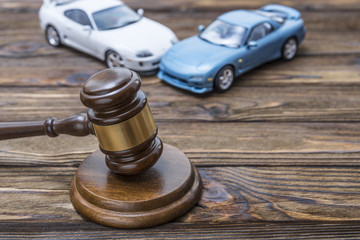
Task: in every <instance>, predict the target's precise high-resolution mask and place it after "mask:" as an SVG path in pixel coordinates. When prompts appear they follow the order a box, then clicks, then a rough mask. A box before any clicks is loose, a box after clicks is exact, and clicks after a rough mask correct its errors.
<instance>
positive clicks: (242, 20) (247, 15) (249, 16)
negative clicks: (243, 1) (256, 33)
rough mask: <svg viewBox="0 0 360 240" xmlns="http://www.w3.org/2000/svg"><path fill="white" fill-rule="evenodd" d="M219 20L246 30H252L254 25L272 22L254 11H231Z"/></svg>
mask: <svg viewBox="0 0 360 240" xmlns="http://www.w3.org/2000/svg"><path fill="white" fill-rule="evenodd" d="M218 19H220V20H222V21H224V22H227V23H231V24H235V25H241V26H243V27H246V28H251V27H253V26H254V25H257V24H258V23H261V22H264V21H270V19H269V18H267V17H265V16H262V15H260V14H257V13H255V12H254V11H248V10H234V11H230V12H227V13H224V14H222V15H220V16H219V17H218Z"/></svg>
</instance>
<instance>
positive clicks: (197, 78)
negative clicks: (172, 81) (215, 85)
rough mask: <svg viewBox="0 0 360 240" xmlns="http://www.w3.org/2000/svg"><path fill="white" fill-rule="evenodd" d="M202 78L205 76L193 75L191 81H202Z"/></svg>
mask: <svg viewBox="0 0 360 240" xmlns="http://www.w3.org/2000/svg"><path fill="white" fill-rule="evenodd" d="M202 80H204V77H203V76H192V77H190V81H194V82H200V81H202Z"/></svg>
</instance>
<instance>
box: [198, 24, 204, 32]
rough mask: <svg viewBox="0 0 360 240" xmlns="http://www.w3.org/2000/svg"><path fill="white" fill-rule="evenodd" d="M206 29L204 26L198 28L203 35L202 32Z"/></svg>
mask: <svg viewBox="0 0 360 240" xmlns="http://www.w3.org/2000/svg"><path fill="white" fill-rule="evenodd" d="M204 29H205V27H204V25H199V26H198V30H199V32H200V33H201V32H202V31H204Z"/></svg>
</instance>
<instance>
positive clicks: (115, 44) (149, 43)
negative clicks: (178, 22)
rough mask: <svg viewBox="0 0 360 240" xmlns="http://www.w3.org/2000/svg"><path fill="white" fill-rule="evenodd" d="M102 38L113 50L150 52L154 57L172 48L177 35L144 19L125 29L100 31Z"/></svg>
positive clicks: (158, 24) (160, 25)
mask: <svg viewBox="0 0 360 240" xmlns="http://www.w3.org/2000/svg"><path fill="white" fill-rule="evenodd" d="M99 34H100V38H101V39H103V41H106V42H107V43H108V44H107V45H109V46H110V47H111V48H114V50H117V49H118V48H125V49H127V50H128V51H130V52H134V53H135V52H137V51H143V50H149V51H150V52H152V53H153V54H154V55H163V54H164V53H165V52H166V51H167V50H168V49H169V48H170V47H171V46H172V43H171V40H172V39H176V36H175V34H174V33H173V32H172V31H171V30H170V29H169V28H168V27H166V26H164V25H162V24H160V23H158V22H155V21H153V20H151V19H148V18H145V17H143V18H142V19H141V20H139V21H138V22H135V23H132V24H129V25H127V26H125V27H121V28H117V29H112V30H107V31H99Z"/></svg>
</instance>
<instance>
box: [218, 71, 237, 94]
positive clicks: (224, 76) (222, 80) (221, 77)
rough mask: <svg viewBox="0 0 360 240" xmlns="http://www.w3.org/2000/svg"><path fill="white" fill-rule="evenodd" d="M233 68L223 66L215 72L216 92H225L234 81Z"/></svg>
mask: <svg viewBox="0 0 360 240" xmlns="http://www.w3.org/2000/svg"><path fill="white" fill-rule="evenodd" d="M234 78H235V77H234V69H233V68H232V67H231V66H225V67H223V68H222V69H220V71H219V72H218V73H217V74H216V78H215V82H214V88H215V90H216V91H217V92H226V91H227V90H229V88H230V87H231V86H232V84H233V82H234Z"/></svg>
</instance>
